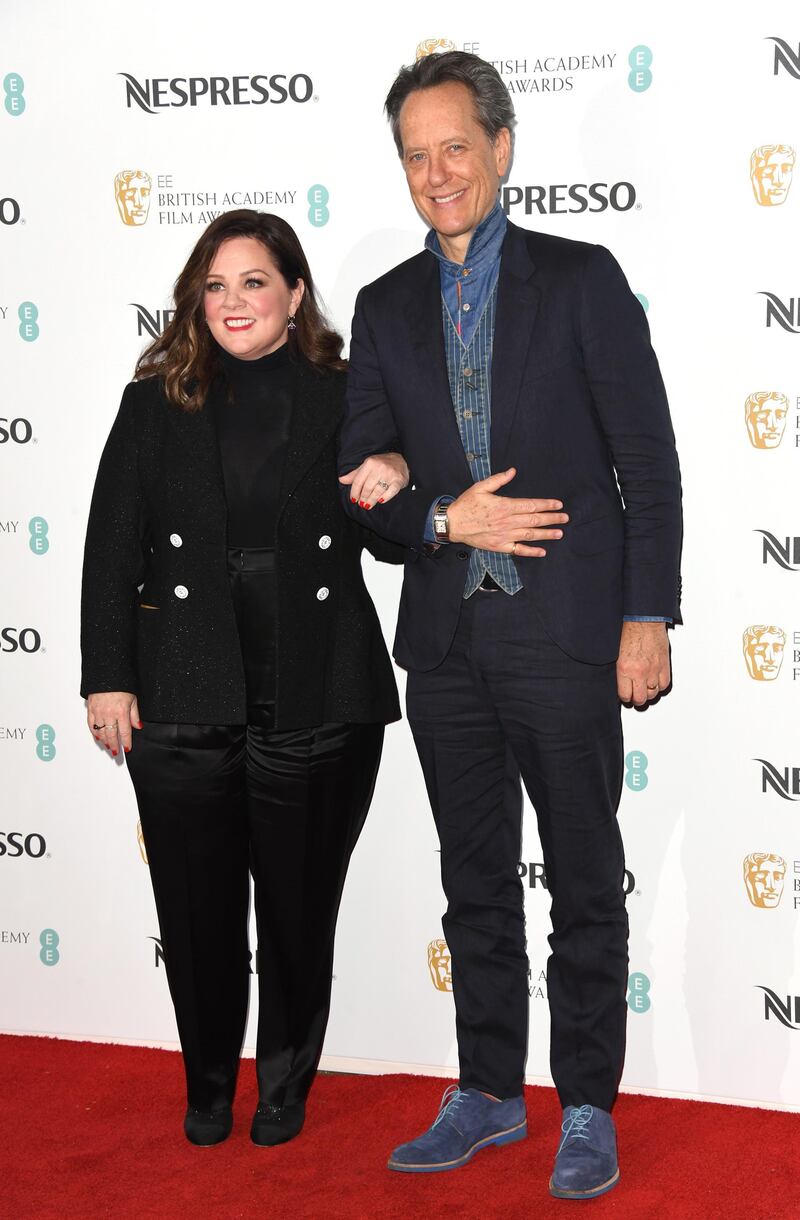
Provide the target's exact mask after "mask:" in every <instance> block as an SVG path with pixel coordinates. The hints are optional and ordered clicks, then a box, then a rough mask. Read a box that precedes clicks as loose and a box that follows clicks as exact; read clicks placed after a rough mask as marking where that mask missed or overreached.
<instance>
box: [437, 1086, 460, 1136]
mask: <svg viewBox="0 0 800 1220" xmlns="http://www.w3.org/2000/svg"><path fill="white" fill-rule="evenodd" d="M466 1098H467V1094H466V1093H465V1091H464V1090H463V1089H461V1088H459V1086H458V1085H457V1084H451V1085H448V1087H447V1088H446V1089H445V1091H444V1093H442V1100H441V1101H440V1102H439V1113H438V1114H437V1116H436V1118H435V1119H434V1122H433V1126H434V1127H437V1126H438V1125H439V1123H440V1122H441V1121H442V1119H443V1118H451V1119H452V1117H453V1115H454V1113H455V1112H456V1110H457V1109H458V1107H459V1105H460V1104H461V1103H462V1102H463V1101H466Z"/></svg>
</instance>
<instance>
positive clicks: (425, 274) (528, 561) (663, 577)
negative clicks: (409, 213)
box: [341, 52, 681, 1198]
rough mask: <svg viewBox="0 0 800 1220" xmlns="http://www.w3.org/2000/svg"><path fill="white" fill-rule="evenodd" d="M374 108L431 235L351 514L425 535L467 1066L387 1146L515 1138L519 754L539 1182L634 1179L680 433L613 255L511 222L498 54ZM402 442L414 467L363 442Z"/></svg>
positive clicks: (399, 273)
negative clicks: (628, 1139) (633, 853)
mask: <svg viewBox="0 0 800 1220" xmlns="http://www.w3.org/2000/svg"><path fill="white" fill-rule="evenodd" d="M386 109H387V112H388V115H389V118H390V121H391V124H392V129H393V134H394V136H395V140H396V143H397V147H398V151H399V153H400V156H401V159H402V164H403V166H404V168H405V172H406V178H407V181H408V186H409V189H410V192H411V197H412V199H413V201H414V204H415V206H416V208H417V210H418V211H419V213H420V215H421V216H422V217H423V219H425V220H426V221H427V222H428V224H429V225H430V226H431V231H430V232H429V234H428V238H427V240H426V243H425V244H426V249H425V251H424V252H423V253H421V254H419V255H417V256H416V257H415V258H412V259H410V260H409V261H408V262H405V263H403V264H401V265H400V266H399V267H395V268H394V270H392V271H390V272H389V273H388V274H387V275H384V276H383V277H381V278H380V279H379V280H377V281H376V282H375V283H373V284H370V285H369V286H368V287H366V288H365V289H363V290H362V291H361V293H360V294H359V297H358V301H357V303H356V310H355V317H354V320H353V332H352V345H351V351H350V376H349V391H348V408H347V413H346V418H345V422H344V426H343V433H342V448H341V468H342V470H343V471H346V472H349V473H347V474H346V475H344V477H343V482H344V483H346V484H347V485H348V486H349V494H348V496H347V507H348V510H349V511H350V512H351V513H353V514H354V515H356V516H358V517H359V519H362V520H364V521H365V522H366V523H368V524H369V525H370V526H371V527H372V528H373V529H375V530H377V531H378V532H379V533H381V534H384V535H385V536H386V537H388V538H391V539H394V540H396V541H399V542H401V543H404V544H405V545H406V546H407V547H409V548H410V550H409V559H408V561H407V563H406V570H405V579H404V583H403V594H402V599H401V605H400V614H399V621H398V626H397V636H396V640H395V657H396V659H397V661H398V663H399V664H400V665H402V666H404V667H405V668H406V669H407V670H408V688H407V703H408V716H409V722H410V724H411V728H412V731H413V734H414V739H415V744H416V747H417V750H418V753H419V757H420V761H421V763H422V767H423V771H424V774H425V781H426V785H427V789H428V793H429V796H430V800H431V804H432V807H433V813H434V818H435V820H436V825H437V830H438V833H439V837H440V842H441V860H442V881H443V885H444V890H445V893H446V896H447V901H448V907H447V913H446V915H445V917H444V919H443V927H444V932H445V936H446V939H447V944H448V946H449V949H450V952H451V954H452V979H453V993H454V999H455V1005H456V1023H457V1033H458V1043H459V1061H460V1081H459V1086H458V1088H454V1089H452V1090H448V1092H447V1094H446V1095H445V1098H444V1099H443V1105H442V1108H441V1110H440V1113H439V1115H438V1117H437V1119H436V1121H435V1123H434V1124H433V1126H432V1127H431V1128H430V1130H429V1131H427V1132H425V1133H424V1134H423V1135H422V1136H420V1137H419V1138H418V1139H415V1140H412V1141H411V1142H410V1143H408V1144H404V1145H402V1146H401V1147H399V1148H396V1149H395V1150H394V1152H393V1153H392V1155H391V1159H390V1161H389V1166H390V1168H392V1169H396V1170H401V1171H406V1172H428V1173H429V1172H436V1171H439V1170H445V1169H453V1168H457V1167H458V1166H460V1165H463V1164H465V1163H466V1162H467V1161H468V1160H470V1158H471V1157H472V1156H473V1155H474V1154H475V1153H476V1152H477V1151H478V1150H480V1149H481V1148H483V1147H485V1146H487V1145H489V1144H492V1143H494V1144H501V1143H507V1142H511V1141H514V1140H517V1139H522V1138H523V1137H524V1135H525V1134H526V1124H525V1107H524V1101H523V1096H522V1093H523V1081H524V1067H525V1056H526V1049H527V1031H528V1007H529V998H528V987H527V983H528V966H527V958H526V952H525V926H524V912H523V891H522V885H521V882H520V880H519V876H518V869H517V865H518V861H519V848H520V825H521V824H520V818H521V809H522V802H521V787H520V777H521V778H522V781H523V782H524V784H525V787H526V789H527V791H528V793H529V795H530V798H531V801H532V803H533V805H534V808H535V809H536V813H537V818H538V825H539V833H540V838H541V841H542V848H543V851H544V859H545V867H546V870H547V878H548V884H549V888H550V892H551V894H552V899H553V903H552V921H553V934H552V936H551V938H550V944H551V948H552V956H551V958H550V961H549V965H548V991H549V999H550V1008H551V1015H552V1044H551V1067H552V1073H553V1077H554V1080H555V1083H556V1086H557V1089H558V1092H559V1096H560V1101H561V1104H562V1106H563V1116H562V1131H563V1138H562V1139H561V1144H560V1147H559V1151H558V1154H557V1158H556V1164H555V1168H554V1172H553V1177H552V1179H551V1183H550V1189H551V1192H552V1193H553V1194H555V1195H557V1196H560V1197H567V1198H590V1197H592V1196H593V1195H597V1194H601V1193H603V1192H604V1191H606V1190H609V1189H610V1188H611V1187H612V1186H614V1185H615V1183H616V1181H617V1178H618V1176H619V1171H618V1168H617V1157H616V1141H615V1133H614V1124H613V1120H612V1118H611V1115H610V1110H611V1108H612V1105H613V1103H614V1099H615V1096H616V1092H617V1086H618V1082H619V1077H620V1073H621V1070H622V1061H623V1054H624V1040H625V1014H626V1003H625V993H626V983H627V917H626V913H625V903H624V896H623V872H624V860H623V852H622V843H621V839H620V835H619V830H618V827H617V822H616V809H617V804H618V802H619V796H620V786H621V778H622V735H621V723H620V707H619V700H620V699H622V700H623V701H625V702H633V703H635V704H637V705H639V706H643V705H644V704H645V703H646V702H647V701H648V700H649V699H652V698H654V697H656V696H657V695H658V693H659V692H660V691H663V690H666V689H667V687H668V686H669V683H670V662H669V648H668V643H667V632H666V627H665V622H666V621H668V620H670V619H671V620H673V621H678V618H679V608H678V596H679V587H678V586H679V581H678V563H679V553H680V545H681V510H680V487H679V473H678V465H677V458H676V454H675V449H674V440H673V435H672V428H671V425H670V421H669V412H668V408H667V402H666V398H665V395H664V390H663V385H662V382H661V377H660V374H659V371H658V365H657V363H656V360H655V356H654V355H653V352H652V350H651V348H650V344H649V334H648V329H647V323H646V320H645V315H644V313H643V311H642V309H641V306H640V305H639V303H638V302H637V301H636V299H635V298H634V297H633V295H632V294H631V292H630V290H629V288H628V286H627V284H626V282H625V279H624V277H623V275H622V273H621V272H620V270H619V268H618V267H617V265H616V263H615V262H614V260H613V259H612V258H611V256H610V255H609V253H608V252H607V251H606V250H603V249H602V248H599V247H592V246H588V245H585V244H583V243H579V242H571V241H565V240H563V239H560V238H555V237H549V236H545V235H543V234H537V233H528V232H525V231H524V230H521V229H518V228H516V227H515V226H514V225H513V224H510V223H508V222H507V220H506V218H505V216H504V214H503V212H502V211H501V209H500V207H499V205H498V203H497V196H498V188H499V185H500V182H501V180H502V179H503V177H504V176H505V174H506V172H507V169H508V165H509V160H510V155H511V139H512V128H513V124H514V113H513V108H512V105H511V101H510V99H509V96H508V93H507V92H506V90H505V88H504V86H503V84H502V81H501V80H500V78H499V76H498V75H497V73H496V72H495V70H494V69H493V68H492V67H491V66H490V65H489V64H487V63H485V62H484V61H483V60H481V59H479V58H477V57H476V56H474V55H468V54H465V53H462V52H452V53H446V54H443V55H440V56H430V57H428V58H424V59H421V60H420V61H418V62H417V63H416V64H415V65H414V66H413V67H410V68H405V69H403V70H402V71H401V72H400V74H399V76H398V78H397V80H396V81H395V83H394V85H393V86H392V89H391V91H390V93H389V96H388V98H387V102H386ZM395 449H400V450H401V451H402V452H403V454H404V455H405V457H406V458H407V460H408V464H409V467H410V471H411V483H410V484H409V485H408V486H406V487H404V488H403V490H399V488H400V487H401V486H402V482H403V480H402V479H400V480H399V481H398V482H397V483H392V484H390V485H389V486H387V481H381V482H380V483H378V482H377V481H376V476H375V475H373V474H372V473H371V464H370V462H369V461H368V460H365V459H367V457H368V455H370V454H374V453H375V452H376V451H380V450H395ZM360 463H361V465H359V464H360ZM353 472H355V473H353ZM492 472H495V473H492ZM617 479H618V480H619V487H620V488H621V491H622V497H623V499H621V498H620V492H619V490H618V487H617ZM381 500H382V501H383V503H380V504H379V503H378V502H379V501H381ZM623 501H624V503H623ZM365 508H366V509H370V510H371V511H370V512H369V514H368V515H367V514H365V512H364V509H365ZM543 544H544V545H543ZM548 544H549V545H548ZM634 619H637V620H639V621H633V620H634ZM623 620H625V621H624V622H623Z"/></svg>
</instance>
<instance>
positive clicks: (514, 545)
mask: <svg viewBox="0 0 800 1220" xmlns="http://www.w3.org/2000/svg"><path fill="white" fill-rule="evenodd" d="M516 553H517V544H516V542H512V543H511V554H512V555H516Z"/></svg>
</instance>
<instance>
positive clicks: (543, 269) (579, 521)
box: [340, 224, 682, 670]
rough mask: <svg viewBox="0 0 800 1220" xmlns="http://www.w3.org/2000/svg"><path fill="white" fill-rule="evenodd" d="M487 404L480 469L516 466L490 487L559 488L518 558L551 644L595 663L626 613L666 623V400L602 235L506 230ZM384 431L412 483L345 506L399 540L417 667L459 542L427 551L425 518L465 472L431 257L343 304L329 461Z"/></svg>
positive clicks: (406, 637)
mask: <svg viewBox="0 0 800 1220" xmlns="http://www.w3.org/2000/svg"><path fill="white" fill-rule="evenodd" d="M491 410H492V421H491V455H492V470H493V471H500V470H504V469H506V468H507V467H509V466H512V465H513V466H515V467H516V469H517V476H516V478H515V479H514V480H513V481H512V482H511V483H510V484H508V485H507V486H506V487H505V488H504V489H503V493H502V494H505V495H509V496H526V497H527V496H538V497H547V498H557V499H561V500H562V501H563V503H564V506H565V509H566V510H567V511H568V512H569V515H570V522H569V524H568V525H567V526H566V527H565V530H564V537H563V538H562V539H561V540H559V541H557V542H553V543H550V544H549V546H548V548H547V551H548V553H547V556H546V558H544V559H518V560H517V561H516V562H517V565H518V569H519V572H520V576H521V578H522V581H523V582H524V584H525V586H526V588H527V589H528V590H530V592H531V593H532V595H533V598H534V602H535V605H536V608H537V611H538V613H539V614H540V616H541V618H542V621H543V624H544V626H545V629H546V630H547V632H548V634H549V635H550V636H551V638H552V639H553V640H554V641H555V642H556V643H557V644H558V645H559V646H560V647H561V648H562V649H563V650H564V651H565V652H567V653H569V654H570V655H571V656H573V657H576V658H577V659H579V660H581V661H588V662H594V663H604V662H609V661H613V660H615V659H616V657H617V654H618V651H619V639H620V630H621V624H622V619H623V616H624V615H662V616H664V617H667V618H669V617H671V618H672V619H674V620H675V621H676V622H679V621H680V606H679V596H680V580H679V560H680V551H681V537H682V524H681V489H680V473H679V469H678V459H677V454H676V452H675V443H674V436H673V432H672V425H671V423H670V417H669V408H668V406H667V399H666V395H665V392H664V386H663V383H662V380H661V374H660V372H659V368H658V363H657V361H656V357H655V354H654V352H653V350H652V348H651V346H650V334H649V330H648V326H647V319H646V317H645V314H644V311H643V309H642V307H641V305H640V304H639V302H638V301H637V300H636V298H635V297H634V296H633V294H632V293H631V291H630V289H629V288H628V285H627V282H626V280H625V277H624V275H623V274H622V272H621V270H620V268H619V267H618V265H617V263H616V262H615V261H614V259H613V258H612V256H611V255H610V254H609V252H608V251H607V250H605V249H603V247H602V246H590V245H586V244H585V243H583V242H575V241H567V240H565V239H563V238H560V237H551V236H549V235H545V234H543V233H531V232H527V231H526V230H524V229H519V228H517V227H516V225H513V224H509V226H508V231H507V233H506V237H505V240H504V243H503V250H502V257H501V262H500V275H499V281H498V296H497V314H496V324H495V337H494V349H493V358H492V403H491ZM395 438H398V440H399V444H400V447H401V449H402V452H403V453H404V455H405V457H406V459H407V461H408V463H409V466H410V468H411V479H412V482H411V485H410V486H409V487H408V488H407V489H406V490H405V491H404V492H402V493H401V494H400V495H399V496H397V497H396V498H395V499H393V500H392V501H390V503H388V504H385V505H381V506H380V507H376V508H374V509H373V510H372V511H371V512H370V513H369V516H368V517H367V516H366V514H365V513H364V512H363V510H360V509H358V507H357V506H355V507H354V506H351V505H350V503H349V497H347V496H345V497H344V502H345V506H346V508H347V511H348V512H350V513H351V514H352V515H353V516H354V517H355V518H356V519H357V520H361V519H363V520H364V521H365V522H366V524H367V525H369V527H370V528H371V529H375V530H379V531H380V533H381V534H382V535H383V536H384V537H386V538H391V539H394V540H395V541H397V542H401V543H403V544H404V545H405V546H407V547H410V548H413V551H412V552H411V553H410V554H409V557H408V558H407V560H406V569H405V580H404V582H403V595H402V600H401V604H400V616H399V621H398V626H397V636H396V639H395V653H394V655H395V657H396V658H397V661H398V662H399V664H400V665H403V666H405V667H406V668H410V669H419V670H428V669H432V668H434V667H435V666H436V665H438V664H439V663H440V662H441V661H442V659H443V658H444V656H445V655H446V653H447V651H448V649H449V647H450V644H451V641H452V638H453V633H454V631H455V627H456V622H457V619H458V613H459V606H460V599H461V597H462V595H463V590H464V581H465V578H466V566H467V560H468V558H469V553H470V552H469V549H468V548H467V547H465V546H460V545H457V544H454V545H448V546H442V547H441V548H440V549H439V550H438V551H437V552H436V553H435V554H433V555H428V554H426V553H425V550H424V547H423V531H424V526H425V520H426V517H427V514H428V511H429V509H430V506H431V503H432V501H433V500H434V499H435V498H436V497H437V496H440V495H444V494H449V495H453V496H457V495H459V494H460V493H461V492H462V491H464V490H466V489H467V488H468V487H470V486H471V484H472V476H471V473H470V469H469V466H468V464H467V461H466V458H465V455H464V448H463V445H462V444H461V440H460V437H459V433H458V426H457V423H456V419H455V413H454V410H453V403H452V399H451V395H450V387H449V384H448V379H447V367H446V362H445V354H444V340H443V335H442V315H441V290H440V283H439V265H438V262H437V260H436V258H435V256H434V255H433V254H431V253H430V252H429V251H424V252H423V253H421V254H418V255H417V256H416V257H414V258H411V259H409V260H408V261H407V262H405V263H401V264H400V266H399V267H395V268H394V269H393V270H392V271H390V272H388V274H386V275H384V276H382V277H381V278H380V279H378V280H376V281H375V282H374V283H372V284H370V285H368V286H367V287H366V288H364V289H362V291H361V293H360V294H359V296H358V299H357V301H356V309H355V317H354V319H353V336H352V343H351V348H350V373H349V378H348V392H347V408H346V413H345V422H344V424H343V427H342V435H341V453H340V468H341V470H342V471H346V470H350V469H352V468H353V467H354V466H356V465H358V463H359V462H361V461H362V459H363V458H364V457H366V456H367V455H368V454H371V453H375V452H378V451H380V450H382V449H384V448H386V447H387V446H389V445H391V444H392V443H397V442H396V441H395ZM617 480H619V487H618V486H617ZM620 491H621V495H620Z"/></svg>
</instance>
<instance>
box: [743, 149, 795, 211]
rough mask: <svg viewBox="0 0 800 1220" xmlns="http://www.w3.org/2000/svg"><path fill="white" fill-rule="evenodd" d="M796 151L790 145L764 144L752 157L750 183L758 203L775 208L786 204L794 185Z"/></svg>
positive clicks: (754, 151)
mask: <svg viewBox="0 0 800 1220" xmlns="http://www.w3.org/2000/svg"><path fill="white" fill-rule="evenodd" d="M794 163H795V151H794V149H793V148H791V147H790V146H789V145H788V144H762V145H761V147H760V148H754V149H753V152H752V154H751V156H750V181H751V182H752V184H753V194H754V195H755V197H756V203H759V204H761V206H762V207H765V208H775V207H778V205H779V204H781V203H785V202H786V197H787V195H788V194H789V187H790V186H791V185H792V173H793V171H794Z"/></svg>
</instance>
